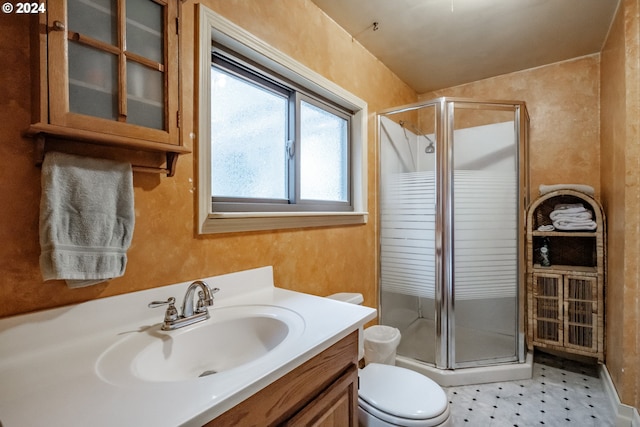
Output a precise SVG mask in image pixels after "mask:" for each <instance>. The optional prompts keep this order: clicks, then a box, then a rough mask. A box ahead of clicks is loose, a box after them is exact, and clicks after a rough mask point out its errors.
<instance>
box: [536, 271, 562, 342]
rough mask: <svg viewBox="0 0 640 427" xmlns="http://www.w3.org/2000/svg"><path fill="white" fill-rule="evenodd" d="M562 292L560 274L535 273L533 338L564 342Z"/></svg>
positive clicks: (541, 340) (540, 340)
mask: <svg viewBox="0 0 640 427" xmlns="http://www.w3.org/2000/svg"><path fill="white" fill-rule="evenodd" d="M562 293H563V281H562V275H560V274H541V273H535V274H533V319H534V322H533V339H534V341H539V342H545V343H550V344H562V342H563V330H562V328H563V326H564V325H563V324H562V309H563V307H562Z"/></svg>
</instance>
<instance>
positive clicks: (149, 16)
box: [127, 0, 164, 63]
mask: <svg viewBox="0 0 640 427" xmlns="http://www.w3.org/2000/svg"><path fill="white" fill-rule="evenodd" d="M162 13H163V10H162V6H161V5H159V4H157V3H154V2H152V1H150V0H127V51H129V52H133V53H137V54H138V55H141V56H144V57H145V58H148V59H151V60H153V61H156V62H159V63H164V60H163V58H162V57H163V47H162V43H163V40H162V21H163V19H162Z"/></svg>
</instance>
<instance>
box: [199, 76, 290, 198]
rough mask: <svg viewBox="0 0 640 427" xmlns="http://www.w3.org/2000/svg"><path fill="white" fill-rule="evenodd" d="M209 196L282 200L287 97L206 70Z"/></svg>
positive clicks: (232, 77)
mask: <svg viewBox="0 0 640 427" xmlns="http://www.w3.org/2000/svg"><path fill="white" fill-rule="evenodd" d="M211 88H212V89H211V169H212V171H211V188H212V195H213V196H214V197H244V198H263V199H286V198H287V187H286V165H287V158H286V156H285V145H286V135H287V132H286V123H287V102H288V101H287V98H285V97H283V96H280V95H278V94H275V93H273V92H271V91H267V90H265V89H263V88H261V87H258V86H256V85H253V84H250V83H248V82H246V81H244V80H241V79H239V78H237V77H234V76H232V75H230V74H227V73H222V72H220V71H219V70H217V69H216V68H212V73H211Z"/></svg>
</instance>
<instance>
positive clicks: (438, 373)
mask: <svg viewBox="0 0 640 427" xmlns="http://www.w3.org/2000/svg"><path fill="white" fill-rule="evenodd" d="M396 366H401V367H403V368H407V369H411V370H412V371H416V372H419V373H421V374H423V375H425V376H427V377H429V378H431V379H432V380H434V381H435V382H437V383H438V384H440V385H441V386H443V387H450V386H461V385H471V384H484V383H494V382H502V381H516V380H526V379H531V377H532V376H533V353H527V356H526V358H525V361H524V363H518V362H513V363H504V364H500V365H491V366H482V367H475V368H459V369H438V368H436V367H434V366H431V365H428V364H426V363H423V362H420V361H418V360H415V359H411V358H409V357H405V356H400V355H398V356H396Z"/></svg>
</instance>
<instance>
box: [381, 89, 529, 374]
mask: <svg viewBox="0 0 640 427" xmlns="http://www.w3.org/2000/svg"><path fill="white" fill-rule="evenodd" d="M432 106H434V107H435V118H436V130H437V132H436V135H435V139H436V150H435V154H436V160H435V175H434V176H435V178H434V179H435V187H436V191H435V203H436V212H437V214H436V219H435V241H434V246H435V260H434V261H435V278H434V279H435V283H436V286H435V295H434V302H435V337H436V339H435V354H434V356H435V367H436V368H438V369H457V368H467V367H478V366H488V365H494V364H499V363H513V362H518V363H523V362H524V361H525V358H526V351H525V350H526V347H525V319H524V316H525V301H524V300H525V298H524V297H523V296H524V295H525V288H524V287H525V276H524V272H525V246H524V230H525V212H526V207H527V206H528V203H529V183H530V181H529V168H528V154H529V153H528V152H529V150H528V123H529V117H528V113H527V109H526V104H525V103H524V102H522V101H502V100H500V101H496V100H479V99H471V98H455V97H440V98H436V99H433V100H430V101H426V102H420V103H415V104H410V105H405V106H401V107H397V108H391V109H385V110H382V111H380V112H378V114H377V131H378V136H379V129H380V119H381V117H382V116H386V115H389V114H396V113H402V112H406V111H412V110H419V109H421V108H426V107H432ZM455 108H472V109H483V108H484V109H487V110H503V111H512V112H513V115H514V118H513V120H514V127H515V129H517V132H516V133H515V139H516V140H515V149H516V161H517V171H516V174H517V179H516V185H517V189H518V191H517V199H518V200H517V207H516V212H517V215H518V218H517V229H516V240H517V242H516V246H517V248H518V249H517V250H518V254H517V267H516V278H517V286H516V307H515V310H516V315H515V317H516V319H517V322H518V324H517V328H516V334H515V335H516V336H515V341H516V342H515V343H514V346H515V349H516V355H515V360H513V359H514V358H507V359H508V360H507V359H505V360H497V361H495V360H494V361H492V362H491V363H488V360H487V359H480V360H475V361H470V362H464V363H456V359H455V275H454V272H455V262H454V248H455V243H454V242H455V240H454V237H455V236H454V206H453V204H454V197H453V196H454V194H453V173H454V168H453V135H454V122H455V115H454V111H455ZM380 144H381V140H380V138H379V137H378V152H380ZM378 182H381V176H380V169H378ZM379 215H380V210H379V209H378V216H379ZM378 224H380V218H378ZM380 269H381V266H380V264H379V265H378V278H380V277H381V272H380ZM378 285H379V286H380V283H379V284H378ZM379 289H380V288H379ZM381 304H382V301H381V298H379V299H378V310H380V312H382V308H381ZM443 337H446V340H445V339H443ZM421 363H426V362H421Z"/></svg>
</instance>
